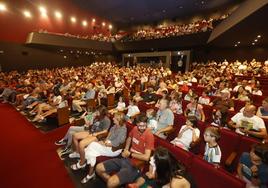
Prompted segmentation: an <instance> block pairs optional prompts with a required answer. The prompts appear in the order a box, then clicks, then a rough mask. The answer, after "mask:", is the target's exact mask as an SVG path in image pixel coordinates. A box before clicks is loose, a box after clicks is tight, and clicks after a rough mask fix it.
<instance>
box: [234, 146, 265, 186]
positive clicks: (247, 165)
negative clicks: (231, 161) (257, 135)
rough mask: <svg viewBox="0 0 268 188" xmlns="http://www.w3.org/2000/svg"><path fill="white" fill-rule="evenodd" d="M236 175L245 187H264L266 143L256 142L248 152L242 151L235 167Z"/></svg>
mask: <svg viewBox="0 0 268 188" xmlns="http://www.w3.org/2000/svg"><path fill="white" fill-rule="evenodd" d="M237 175H238V177H239V178H240V179H242V180H243V181H245V182H246V187H247V188H257V187H258V188H266V187H267V185H268V145H267V144H256V145H254V146H253V147H252V149H251V151H250V153H248V152H244V153H243V154H242V155H241V157H240V161H239V164H238V167H237Z"/></svg>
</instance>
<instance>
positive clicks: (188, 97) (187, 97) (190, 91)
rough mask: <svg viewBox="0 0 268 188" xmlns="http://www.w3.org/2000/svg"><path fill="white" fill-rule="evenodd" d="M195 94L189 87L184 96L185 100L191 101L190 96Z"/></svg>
mask: <svg viewBox="0 0 268 188" xmlns="http://www.w3.org/2000/svg"><path fill="white" fill-rule="evenodd" d="M193 96H195V93H194V92H193V90H192V89H189V91H188V93H187V94H186V95H185V96H184V100H185V101H191V98H192V97H193Z"/></svg>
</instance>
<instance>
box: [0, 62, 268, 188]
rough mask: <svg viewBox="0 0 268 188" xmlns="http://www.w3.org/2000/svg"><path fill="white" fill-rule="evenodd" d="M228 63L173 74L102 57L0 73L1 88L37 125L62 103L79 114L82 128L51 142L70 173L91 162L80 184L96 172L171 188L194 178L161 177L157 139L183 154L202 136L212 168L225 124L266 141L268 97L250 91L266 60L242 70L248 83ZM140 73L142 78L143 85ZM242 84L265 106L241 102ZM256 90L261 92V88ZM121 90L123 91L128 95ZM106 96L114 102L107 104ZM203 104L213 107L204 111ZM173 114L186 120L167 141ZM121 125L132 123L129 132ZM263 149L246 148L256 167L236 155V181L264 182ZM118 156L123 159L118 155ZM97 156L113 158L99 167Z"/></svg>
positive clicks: (112, 180) (111, 182) (114, 181)
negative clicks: (143, 167)
mask: <svg viewBox="0 0 268 188" xmlns="http://www.w3.org/2000/svg"><path fill="white" fill-rule="evenodd" d="M226 62H227V61H225V62H223V63H219V65H217V66H215V64H214V63H209V64H200V65H196V66H195V69H193V71H191V72H186V73H185V74H181V73H177V74H173V73H172V72H171V71H170V70H169V69H168V68H163V67H161V68H150V67H149V68H148V67H143V66H139V65H138V66H135V67H119V66H117V65H115V64H113V63H104V62H96V63H93V64H91V65H90V66H86V67H76V68H73V67H71V68H56V69H52V70H49V69H44V70H29V71H27V72H24V73H19V72H17V71H12V72H8V73H5V72H1V73H0V90H1V97H2V99H3V103H7V102H10V103H11V104H13V105H14V106H15V107H16V108H17V110H18V111H20V112H21V113H22V114H24V115H27V116H29V115H30V116H34V117H33V119H32V121H34V122H35V121H45V119H46V117H47V116H49V115H51V114H52V113H56V110H55V109H58V108H63V107H66V105H68V106H69V107H70V110H71V111H73V112H78V115H79V118H80V119H84V122H85V123H84V126H80V127H79V126H70V128H69V130H68V132H67V133H66V135H65V136H64V137H63V138H62V139H61V140H59V141H57V142H56V143H55V144H57V145H64V149H63V150H62V155H65V154H69V155H68V156H69V157H70V158H78V159H79V160H78V161H77V163H75V164H73V165H72V166H71V168H72V169H73V170H79V169H81V168H84V167H85V166H86V165H89V166H90V168H89V172H88V174H87V176H86V177H85V178H84V179H83V180H82V181H81V182H82V183H86V182H88V181H90V180H91V179H92V178H93V177H94V176H95V172H94V171H95V170H96V172H97V174H98V175H99V176H101V177H102V178H103V179H104V180H105V181H106V182H107V186H108V187H117V186H119V185H122V184H127V183H133V184H134V185H133V186H137V185H140V184H147V185H154V184H157V185H161V186H163V185H166V184H170V187H178V186H177V185H184V186H185V187H190V185H191V184H192V181H191V178H188V176H187V174H186V173H184V172H183V170H182V171H180V170H179V169H180V168H182V167H180V165H179V164H178V166H177V167H176V168H175V169H173V170H178V176H174V173H175V172H174V173H173V172H172V173H171V174H169V175H168V178H169V179H165V178H163V179H161V178H162V177H159V175H160V174H161V173H163V172H161V170H160V167H159V166H158V165H160V166H161V164H159V163H158V161H157V160H156V158H157V157H158V155H165V156H166V157H167V159H166V160H173V158H172V156H171V155H170V154H169V153H168V152H167V151H166V150H165V149H161V148H157V149H156V150H155V153H154V154H153V150H154V149H155V148H154V144H153V143H154V139H155V137H158V138H160V139H164V140H166V141H167V142H171V144H173V145H174V146H176V147H179V148H182V149H183V150H186V151H188V152H191V149H192V147H194V144H195V143H197V144H198V142H199V141H200V140H202V137H203V141H204V142H205V143H206V144H205V146H204V148H203V150H204V152H203V153H202V154H201V155H203V158H204V160H205V161H207V162H209V163H212V164H213V165H215V167H217V168H218V167H219V166H220V164H221V162H222V161H221V160H222V155H224V153H222V151H223V148H220V146H219V144H218V142H219V140H220V139H221V130H222V129H226V130H229V131H230V132H237V133H238V134H240V135H241V136H245V137H247V136H248V137H253V138H255V139H256V140H258V142H260V143H261V142H263V143H267V141H268V137H267V129H266V126H265V122H264V119H265V118H266V117H268V110H267V103H268V102H267V101H268V99H267V98H261V97H262V96H259V95H258V96H255V95H256V94H253V91H254V89H255V87H257V86H258V84H259V83H258V82H259V81H258V79H257V78H258V75H259V74H261V75H266V72H265V70H266V69H265V66H268V65H264V66H262V67H259V71H258V72H254V71H252V72H251V71H248V72H247V73H248V74H246V75H247V76H251V77H250V79H249V81H247V79H243V78H242V79H241V78H240V77H238V78H239V79H237V77H236V76H239V75H236V69H237V67H236V63H237V62H234V63H228V62H227V63H228V64H227V63H226ZM258 64H259V63H249V64H248V65H247V66H248V67H249V68H252V69H254V68H256V67H257V66H258ZM260 64H261V65H263V63H260ZM218 66H219V67H221V68H219V67H218ZM222 66H225V68H222ZM252 69H251V70H252ZM262 69H263V70H262ZM204 73H205V74H204ZM144 77H147V78H144ZM141 78H143V80H147V81H145V82H143V85H141ZM241 87H242V88H243V91H244V90H246V91H247V96H248V98H249V99H250V100H252V96H255V98H256V97H259V98H260V99H261V101H262V104H261V103H256V104H255V103H254V101H253V103H252V102H251V103H248V104H246V103H245V101H247V102H248V100H245V101H243V100H241V99H244V98H242V97H240V98H239V97H238V96H239V95H241V93H243V92H241V93H240V91H239V90H240V89H239V88H241ZM261 89H262V91H263V93H265V91H264V89H265V87H261ZM126 91H127V93H128V95H125V92H126ZM99 93H102V95H99ZM236 94H237V96H236ZM111 95H112V96H114V99H115V101H116V102H117V103H115V105H113V106H112V107H109V96H111ZM127 96H128V98H127ZM88 100H95V101H97V103H98V105H99V106H98V107H97V109H96V110H93V111H92V110H91V109H88V108H87V106H83V105H84V104H85V103H86V102H85V101H88ZM236 102H242V104H243V105H242V106H239V107H241V108H243V110H241V109H240V108H239V109H238V108H237V106H236V105H235V104H236ZM255 102H256V101H255ZM257 107H258V108H257ZM207 109H212V111H210V112H209V113H207V111H206V110H207ZM240 110H241V112H240ZM143 113H146V115H144V114H143ZM139 114H140V115H139ZM177 116H180V117H185V118H187V121H186V122H185V124H184V125H182V126H181V128H180V130H179V131H178V132H177V133H176V135H175V137H173V139H172V140H169V138H170V135H171V134H172V133H174V132H175V129H176V117H177ZM111 120H113V121H111ZM75 121H77V119H76V120H75ZM126 122H128V123H131V124H132V125H136V126H134V128H133V129H132V130H131V131H127V127H126ZM200 122H205V123H206V124H207V125H209V124H210V123H213V124H212V125H214V126H208V127H206V129H205V130H204V132H201V130H200V127H199V126H198V124H199V123H200ZM180 123H182V122H180ZM201 133H202V134H203V135H202V136H201ZM264 145H265V144H264ZM255 150H258V151H255ZM259 150H261V152H260V151H259ZM265 151H266V150H265V147H263V146H261V149H258V148H257V149H256V148H255V149H254V148H253V151H252V152H251V153H252V154H251V155H256V156H254V157H255V158H254V159H255V160H258V161H259V163H261V164H262V166H261V168H262V169H261V170H260V169H259V171H258V168H259V165H255V164H254V165H252V163H251V162H250V161H249V160H254V159H252V158H250V159H248V158H246V157H247V156H246V155H245V154H244V155H243V156H242V157H241V160H240V163H239V165H238V176H239V178H241V179H243V180H244V181H245V182H247V183H248V184H253V185H265V184H267V182H268V179H267V177H268V174H267V169H268V167H267V151H266V155H264V154H263V153H265ZM120 154H121V155H122V157H123V158H116V156H118V155H120ZM99 156H107V157H114V158H113V159H111V160H107V161H104V162H102V163H99V164H97V165H96V163H97V157H99ZM152 156H153V157H152ZM150 158H151V159H150ZM129 159H131V160H129ZM141 163H142V164H146V163H149V164H150V168H151V169H149V172H148V173H146V174H145V175H146V176H144V177H139V176H140V174H139V173H138V171H137V169H138V167H139V165H140V164H141ZM259 163H258V164H259ZM240 164H245V165H247V166H249V168H251V167H252V166H254V173H252V174H247V171H246V169H244V168H242V169H241V165H240ZM95 166H96V167H95ZM256 168H257V170H256ZM114 172H116V173H114ZM179 172H180V173H179ZM258 173H261V174H258ZM175 174H177V173H175ZM256 174H257V175H258V176H255V175H256ZM178 177H180V178H178ZM173 179H174V181H173ZM171 180H172V181H171ZM173 184H174V186H172V185H173Z"/></svg>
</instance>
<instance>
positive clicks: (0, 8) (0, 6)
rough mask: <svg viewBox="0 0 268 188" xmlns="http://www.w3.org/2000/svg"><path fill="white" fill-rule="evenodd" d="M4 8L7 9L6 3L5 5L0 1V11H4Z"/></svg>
mask: <svg viewBox="0 0 268 188" xmlns="http://www.w3.org/2000/svg"><path fill="white" fill-rule="evenodd" d="M6 10H7V7H6V5H5V4H4V3H0V11H1V12H4V11H6Z"/></svg>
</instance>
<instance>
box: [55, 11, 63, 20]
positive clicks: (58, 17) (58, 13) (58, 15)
mask: <svg viewBox="0 0 268 188" xmlns="http://www.w3.org/2000/svg"><path fill="white" fill-rule="evenodd" d="M55 17H56V18H57V19H61V18H62V14H61V13H60V12H59V11H55Z"/></svg>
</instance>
